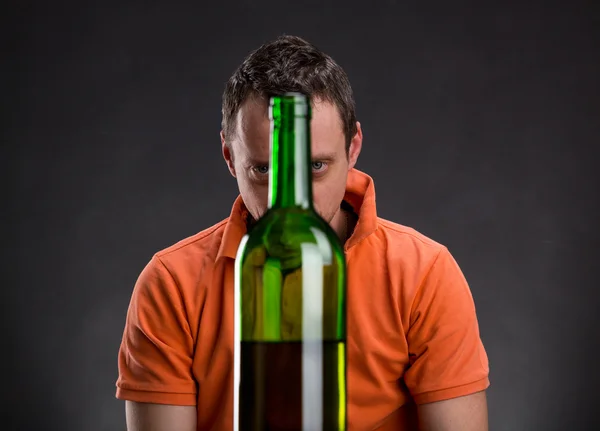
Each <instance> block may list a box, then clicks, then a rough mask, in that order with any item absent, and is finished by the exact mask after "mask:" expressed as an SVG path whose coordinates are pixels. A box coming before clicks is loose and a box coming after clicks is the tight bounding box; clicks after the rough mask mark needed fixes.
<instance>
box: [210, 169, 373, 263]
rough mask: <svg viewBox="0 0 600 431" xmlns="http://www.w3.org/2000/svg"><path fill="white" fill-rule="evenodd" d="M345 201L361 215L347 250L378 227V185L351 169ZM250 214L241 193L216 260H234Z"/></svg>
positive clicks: (368, 177)
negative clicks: (225, 258)
mask: <svg viewBox="0 0 600 431" xmlns="http://www.w3.org/2000/svg"><path fill="white" fill-rule="evenodd" d="M344 201H346V202H347V203H348V204H349V205H350V206H351V207H352V208H353V210H354V212H355V213H356V214H357V215H358V221H357V223H356V226H355V228H354V232H353V233H352V235H351V236H350V238H349V239H348V240H347V241H346V244H345V246H344V249H345V250H348V249H350V248H352V247H354V246H355V245H356V244H358V243H359V242H360V241H362V240H363V239H365V238H366V237H367V236H369V235H370V234H372V233H373V232H375V230H376V229H377V209H376V205H375V184H374V182H373V179H372V178H371V177H370V176H369V175H367V174H366V173H364V172H362V171H359V170H358V169H355V168H353V169H351V170H350V172H349V173H348V180H347V181H346V193H345V194H344ZM248 217H249V213H248V210H247V209H246V207H245V205H244V201H243V200H242V197H241V196H240V195H238V197H237V198H236V200H235V201H234V203H233V206H232V208H231V213H230V215H229V218H228V220H227V223H226V225H225V231H224V233H223V237H222V239H221V245H220V246H219V251H218V252H217V259H219V258H220V257H229V258H232V259H235V256H236V254H237V249H238V247H239V245H240V242H241V240H242V237H243V236H244V235H245V234H246V232H247V227H246V223H247V221H248Z"/></svg>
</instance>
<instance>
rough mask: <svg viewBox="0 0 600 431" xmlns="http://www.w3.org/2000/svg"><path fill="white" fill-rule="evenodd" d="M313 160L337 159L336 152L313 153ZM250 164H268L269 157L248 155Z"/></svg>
mask: <svg viewBox="0 0 600 431" xmlns="http://www.w3.org/2000/svg"><path fill="white" fill-rule="evenodd" d="M311 156H312V161H331V160H334V159H335V156H336V154H335V153H315V154H311ZM246 161H247V163H248V165H250V166H268V165H269V159H259V158H254V157H248V158H247V159H246Z"/></svg>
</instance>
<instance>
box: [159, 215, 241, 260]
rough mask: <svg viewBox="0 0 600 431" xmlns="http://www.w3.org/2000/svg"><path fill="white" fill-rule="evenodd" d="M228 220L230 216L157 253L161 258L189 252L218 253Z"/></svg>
mask: <svg viewBox="0 0 600 431" xmlns="http://www.w3.org/2000/svg"><path fill="white" fill-rule="evenodd" d="M228 221H229V217H227V218H225V219H223V220H221V221H219V222H218V223H215V224H214V225H212V226H210V227H208V228H206V229H203V230H201V231H200V232H197V233H195V234H193V235H190V236H188V237H186V238H183V239H181V240H179V241H177V242H175V243H174V244H172V245H170V246H168V247H165V248H163V249H161V250H159V251H157V252H156V253H155V255H156V257H158V258H161V259H177V258H178V257H181V256H185V255H187V254H189V253H193V254H196V253H199V252H201V253H207V254H211V253H212V252H214V253H215V254H216V252H217V250H218V249H219V246H220V245H221V240H222V238H223V233H224V231H225V227H226V226H227V222H228Z"/></svg>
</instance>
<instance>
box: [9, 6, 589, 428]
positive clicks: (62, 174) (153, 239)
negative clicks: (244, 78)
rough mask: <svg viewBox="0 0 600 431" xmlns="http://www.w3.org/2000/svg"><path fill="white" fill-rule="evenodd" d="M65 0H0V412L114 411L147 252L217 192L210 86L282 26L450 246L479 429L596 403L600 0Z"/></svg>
mask: <svg viewBox="0 0 600 431" xmlns="http://www.w3.org/2000/svg"><path fill="white" fill-rule="evenodd" d="M79 3H80V4H77V3H76V2H71V3H66V2H64V3H60V2H41V1H40V2H32V1H20V2H12V11H11V13H10V14H7V15H4V18H5V19H6V18H8V19H7V25H6V26H4V29H5V30H9V31H8V33H7V34H8V36H7V37H6V38H4V41H3V46H4V47H5V53H6V54H8V55H5V56H4V62H3V63H4V66H3V74H4V76H5V79H4V84H5V85H6V90H5V91H4V92H3V94H4V95H3V104H2V105H3V111H2V112H3V128H2V134H3V135H2V151H3V156H2V160H3V162H4V163H3V164H4V165H5V169H3V171H2V175H3V177H4V179H5V181H4V184H7V185H8V186H9V187H8V193H7V194H5V196H7V198H8V199H7V200H8V205H7V206H4V205H3V210H2V217H3V221H4V223H3V225H4V227H5V228H8V229H6V232H5V233H4V234H3V236H2V238H3V244H4V249H3V251H4V253H5V257H4V259H3V263H2V265H3V271H2V274H3V279H4V282H5V283H4V285H3V288H2V296H3V298H2V307H3V310H4V312H3V314H2V319H3V321H5V323H7V325H4V326H3V327H4V328H5V329H4V334H5V337H4V339H3V343H2V344H3V346H2V351H3V356H4V361H3V362H4V364H5V366H4V374H5V376H4V378H3V379H4V380H5V382H6V383H5V385H7V386H5V388H4V390H3V391H2V392H3V394H2V397H3V402H2V409H3V412H4V415H3V416H5V418H6V419H5V420H4V421H3V423H2V427H1V428H2V429H3V430H51V429H52V430H53V429H61V430H65V431H66V430H86V431H88V430H89V431H100V430H124V429H125V425H124V405H123V403H122V402H121V401H118V400H116V399H115V398H114V389H115V386H114V385H115V380H116V378H117V351H118V347H119V342H120V340H121V334H122V330H123V324H124V320H125V313H126V309H127V306H128V302H129V297H130V294H131V289H132V287H133V284H134V282H135V280H136V278H137V276H138V274H139V272H140V271H141V269H142V268H143V266H144V265H145V263H146V262H147V261H148V259H149V258H150V257H151V255H152V254H153V253H154V252H155V251H157V250H159V249H161V248H163V247H166V246H168V245H170V244H172V243H174V242H175V241H177V240H179V239H182V238H184V237H187V236H189V235H192V234H194V233H195V232H197V231H199V230H201V229H204V228H206V227H208V226H210V225H212V224H214V223H216V222H218V221H219V220H221V219H222V218H224V217H226V216H227V215H228V214H229V211H230V208H231V204H232V202H233V200H234V198H235V196H236V192H237V190H236V184H235V181H234V179H233V178H231V176H230V175H229V173H228V171H227V169H226V166H225V164H224V162H223V160H222V158H221V154H220V142H219V136H218V133H219V122H220V118H221V117H220V103H221V92H222V90H223V86H224V83H225V81H226V79H227V78H228V77H229V75H230V74H231V73H232V72H233V70H234V69H235V68H236V67H237V65H238V64H239V63H240V62H241V61H242V59H243V57H244V56H245V55H246V54H247V53H248V52H249V51H250V50H251V49H254V48H256V47H258V46H259V45H260V44H261V43H263V42H265V41H267V40H270V39H272V38H274V37H276V36H277V35H279V34H281V33H288V34H297V35H299V36H302V37H305V38H307V39H308V40H310V41H312V42H313V43H315V44H316V45H317V46H318V47H320V48H321V49H323V50H324V51H326V52H327V53H329V54H330V55H332V56H333V58H334V59H335V60H336V61H338V62H339V63H340V64H341V65H342V67H344V68H345V69H346V71H347V73H348V74H349V76H350V79H351V82H352V84H353V87H354V90H355V93H356V101H357V105H358V108H357V109H358V110H357V113H358V117H359V119H360V121H361V122H362V125H363V128H364V136H365V138H364V150H363V153H362V155H361V157H360V159H359V163H358V168H359V169H362V170H364V171H366V172H368V173H369V174H371V175H372V176H373V177H374V179H375V183H376V187H377V198H378V210H379V214H380V215H381V216H383V217H385V218H388V219H391V220H394V221H396V222H399V223H402V224H405V225H409V226H412V227H414V228H416V229H418V230H420V231H421V232H423V233H424V234H426V235H428V236H430V237H432V238H434V239H436V240H437V241H439V242H442V243H444V244H445V245H447V246H448V247H449V248H450V250H451V251H452V253H453V254H454V256H455V257H456V258H457V260H458V262H459V264H460V265H461V267H462V268H463V271H464V272H465V274H466V276H467V279H468V280H469V282H470V284H471V288H472V291H473V295H474V297H475V301H476V305H477V310H478V315H479V319H480V325H481V333H482V338H483V341H484V343H485V346H486V348H487V351H488V355H489V358H490V366H491V382H492V385H491V387H490V389H489V408H490V421H491V429H492V430H495V431H501V430H514V431H517V430H518V431H520V430H528V431H529V430H535V431H537V430H540V431H541V430H544V431H548V430H591V429H594V428H595V426H598V425H599V424H600V420H599V419H598V410H597V402H598V397H597V395H596V390H597V389H596V388H597V387H598V385H599V384H600V379H599V373H598V367H597V360H596V359H595V358H594V356H593V354H592V352H593V351H594V350H595V349H596V347H597V344H598V340H599V338H600V337H599V331H598V329H597V328H598V323H599V322H598V311H597V309H598V304H599V301H598V300H599V293H598V291H599V290H600V289H599V287H600V286H599V283H598V277H597V271H598V269H597V268H598V264H597V261H598V252H597V250H598V246H599V245H600V238H599V231H598V229H597V224H598V221H599V220H600V217H599V213H598V211H597V210H598V200H599V192H598V188H597V185H598V176H597V169H598V149H597V148H598V145H599V143H600V127H599V123H600V115H599V114H600V110H599V96H600V91H599V84H598V77H600V67H599V56H600V54H599V53H600V37H599V32H598V30H597V28H598V26H599V25H600V20H599V14H598V8H597V6H596V5H593V2H592V1H589V2H566V1H565V2H554V4H553V2H548V1H546V2H541V1H540V2H524V3H517V2H514V3H513V4H511V3H509V2H502V3H500V2H499V3H497V4H493V3H490V2H487V3H486V4H485V5H481V4H479V2H475V1H473V2H469V3H467V2H442V1H438V2H435V3H424V2H414V3H419V5H418V6H415V5H414V4H413V2H401V1H393V0H389V1H372V2H358V1H354V2H349V1H343V2H342V1H340V2H336V3H335V4H334V3H332V2H317V1H312V2H303V1H298V2H275V1H260V2H259V1H256V2H254V1H249V0H246V1H235V2H234V1H227V2H225V1H223V2H217V3H214V4H210V6H208V5H204V6H203V5H200V4H199V3H200V2H196V3H197V4H196V5H193V6H192V5H188V4H186V3H184V2H181V3H179V4H177V3H176V2H167V1H163V2H150V1H145V2H141V1H140V2H137V3H136V2H126V3H125V2H123V3H122V4H121V5H120V6H118V7H117V6H109V5H108V4H107V3H106V2H79ZM189 3H190V4H191V3H192V2H189ZM367 4H368V5H367ZM6 335H8V337H6ZM7 358H8V360H7ZM596 358H597V357H596Z"/></svg>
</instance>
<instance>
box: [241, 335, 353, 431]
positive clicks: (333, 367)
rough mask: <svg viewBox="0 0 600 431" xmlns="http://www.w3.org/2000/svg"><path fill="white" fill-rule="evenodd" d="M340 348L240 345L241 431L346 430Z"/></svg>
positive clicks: (327, 345) (327, 343)
mask: <svg viewBox="0 0 600 431" xmlns="http://www.w3.org/2000/svg"><path fill="white" fill-rule="evenodd" d="M344 344H345V343H344V342H340V341H317V342H315V343H306V342H305V343H302V342H271V343H260V342H242V343H241V386H240V390H241V392H240V400H239V406H240V407H239V408H240V410H239V413H240V431H249V430H253V431H255V430H262V431H283V430H285V431H320V430H323V431H325V430H327V431H333V430H343V429H345V425H346V409H345V406H346V400H345V396H346V374H345V369H346V366H345V364H346V358H345V353H344V352H345V346H344ZM319 370H320V373H319ZM303 388H304V390H305V391H306V393H305V394H303V393H302V391H303ZM307 418H308V421H307ZM306 422H308V423H306ZM314 426H317V427H318V428H317V429H314V428H313V427H314Z"/></svg>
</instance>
